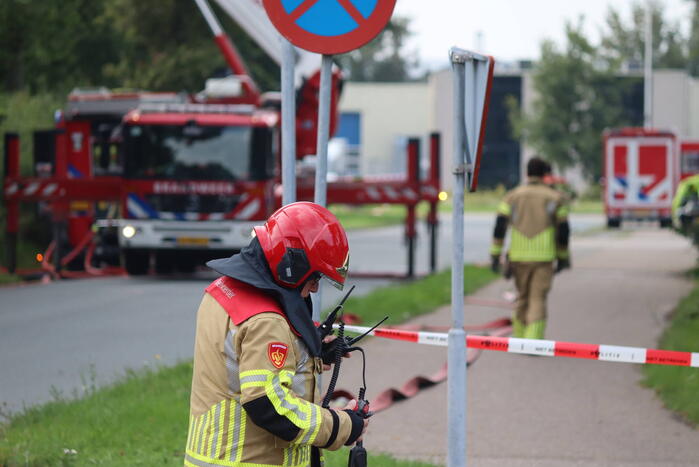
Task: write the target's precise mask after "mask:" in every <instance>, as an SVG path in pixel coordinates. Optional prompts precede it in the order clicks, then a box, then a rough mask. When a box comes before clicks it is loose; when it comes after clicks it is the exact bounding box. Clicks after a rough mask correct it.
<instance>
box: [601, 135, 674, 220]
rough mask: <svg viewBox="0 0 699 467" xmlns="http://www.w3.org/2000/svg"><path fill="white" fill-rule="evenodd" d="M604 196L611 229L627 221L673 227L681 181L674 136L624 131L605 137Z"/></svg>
mask: <svg viewBox="0 0 699 467" xmlns="http://www.w3.org/2000/svg"><path fill="white" fill-rule="evenodd" d="M603 144H604V160H603V174H604V185H603V196H604V207H605V214H606V216H607V226H608V227H610V228H618V227H620V226H621V223H622V222H623V221H625V220H653V221H657V222H659V223H660V226H661V227H670V226H671V225H672V198H673V196H674V193H675V188H676V186H677V181H678V179H679V163H678V157H677V140H676V137H675V135H674V133H671V132H668V131H659V130H647V129H644V128H621V129H616V130H610V131H608V132H605V134H604V136H603Z"/></svg>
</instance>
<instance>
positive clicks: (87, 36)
mask: <svg viewBox="0 0 699 467" xmlns="http://www.w3.org/2000/svg"><path fill="white" fill-rule="evenodd" d="M105 3H106V2H105V0H62V1H61V2H33V1H27V0H3V1H2V2H0V76H2V77H3V80H2V81H3V82H2V85H3V88H4V90H6V91H16V90H20V89H24V88H28V89H30V90H32V91H33V92H36V91H42V90H49V91H53V90H59V91H61V92H63V91H65V90H67V89H70V88H72V87H74V86H90V85H96V84H99V81H101V77H102V67H103V65H104V64H105V63H107V62H109V61H112V60H114V59H115V58H116V46H115V41H114V36H113V32H112V30H111V27H110V26H111V25H110V24H100V23H99V22H97V21H96V18H99V17H101V15H102V13H103V11H104V5H105Z"/></svg>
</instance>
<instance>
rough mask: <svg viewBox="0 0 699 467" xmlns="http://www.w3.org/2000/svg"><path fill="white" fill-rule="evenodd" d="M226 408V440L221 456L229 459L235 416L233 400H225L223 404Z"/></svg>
mask: <svg viewBox="0 0 699 467" xmlns="http://www.w3.org/2000/svg"><path fill="white" fill-rule="evenodd" d="M224 407H225V409H226V416H227V417H228V427H227V428H228V429H227V430H226V435H227V436H226V442H225V449H224V450H223V456H222V457H223V458H224V459H230V458H231V449H232V448H233V431H234V430H235V417H234V416H233V415H234V410H231V409H234V407H235V406H234V402H233V401H226V402H225V405H224ZM234 459H235V458H234Z"/></svg>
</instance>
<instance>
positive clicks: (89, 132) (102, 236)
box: [3, 0, 439, 275]
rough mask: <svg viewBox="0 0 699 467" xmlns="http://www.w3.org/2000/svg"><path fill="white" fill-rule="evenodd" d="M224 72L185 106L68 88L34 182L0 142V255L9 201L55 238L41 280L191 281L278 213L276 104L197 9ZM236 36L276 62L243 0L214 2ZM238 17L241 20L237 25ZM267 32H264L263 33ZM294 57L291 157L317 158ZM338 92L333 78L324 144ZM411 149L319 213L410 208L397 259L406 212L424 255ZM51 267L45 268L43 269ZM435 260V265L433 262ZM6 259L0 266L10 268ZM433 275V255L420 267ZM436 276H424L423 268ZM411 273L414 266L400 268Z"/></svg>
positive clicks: (420, 184) (14, 229)
mask: <svg viewBox="0 0 699 467" xmlns="http://www.w3.org/2000/svg"><path fill="white" fill-rule="evenodd" d="M196 1H197V4H198V5H199V6H200V8H202V13H203V14H204V16H205V17H206V19H207V21H208V22H209V24H210V26H211V28H212V31H213V32H214V36H215V40H216V44H217V45H218V46H219V48H220V49H221V52H222V54H223V56H224V57H225V59H226V61H227V63H228V65H229V67H230V69H231V71H232V72H233V75H231V76H228V77H226V78H219V79H213V80H209V81H207V83H206V87H205V89H204V91H202V92H201V93H198V94H194V95H182V94H175V93H150V92H133V93H119V92H110V91H108V90H106V89H97V90H87V91H76V92H73V93H72V94H71V95H70V96H69V99H68V103H67V105H66V108H65V109H64V111H63V112H59V113H58V114H57V124H56V129H55V130H50V131H43V132H38V133H37V134H36V135H35V145H34V157H35V173H34V176H33V177H22V176H20V173H19V140H18V137H17V135H15V134H6V135H5V164H6V165H5V166H6V170H5V180H4V187H3V195H4V197H3V198H4V202H5V204H6V206H7V212H8V222H7V223H6V228H7V233H6V239H7V245H8V247H9V248H8V249H9V250H10V251H12V250H13V249H15V248H16V243H17V236H18V229H19V222H18V213H19V210H18V209H19V208H18V206H19V203H20V202H35V203H39V205H40V206H43V211H44V212H46V213H48V214H49V215H50V217H51V221H52V225H53V241H52V242H51V245H50V246H49V248H48V250H47V252H46V254H45V255H44V260H43V265H44V266H45V267H46V268H48V269H50V270H51V272H52V273H59V274H60V273H61V270H62V269H64V268H66V269H74V268H75V262H76V261H80V262H81V263H82V264H83V265H84V269H85V270H86V271H88V272H91V273H95V274H99V273H100V271H99V270H98V268H97V267H96V266H97V265H99V264H102V265H103V264H117V263H119V261H121V264H122V265H123V266H124V268H125V269H126V271H127V272H128V273H130V274H144V273H146V272H147V271H148V270H149V269H150V268H151V266H153V268H154V269H155V271H156V272H160V273H164V272H169V271H172V270H173V269H176V270H180V271H183V272H187V271H191V270H193V269H194V267H195V265H196V264H201V263H202V262H203V261H204V260H206V259H207V258H211V257H218V256H221V255H226V254H231V253H232V252H234V251H236V250H239V249H240V248H242V247H243V246H245V245H247V244H248V243H249V241H250V233H251V230H252V226H253V225H257V224H259V223H260V222H261V221H264V220H265V219H266V218H267V217H268V216H269V214H271V212H273V211H274V210H275V209H276V208H277V207H278V206H279V205H280V203H281V196H280V195H281V191H280V190H279V185H280V176H279V174H280V171H279V167H280V162H281V161H280V159H281V157H280V156H281V154H280V130H279V120H280V99H279V94H278V93H266V94H262V93H260V92H259V90H258V89H257V86H256V85H255V83H254V82H253V81H252V79H251V77H250V76H249V74H248V72H247V69H246V67H245V65H244V63H243V61H242V59H241V57H240V56H239V55H238V53H237V51H236V50H235V48H234V46H233V44H232V43H231V42H230V40H229V39H228V37H227V36H226V35H225V33H223V31H222V30H221V29H220V26H219V25H218V24H217V22H216V20H215V17H213V13H212V12H211V11H210V10H209V9H208V6H207V4H206V2H205V1H204V0H196ZM217 1H218V2H219V4H220V5H221V6H222V7H223V8H224V10H225V11H227V12H228V13H229V14H231V16H233V17H234V19H236V21H238V22H239V24H241V21H242V24H241V26H243V28H244V29H246V30H248V32H250V35H251V36H253V37H255V38H256V40H257V41H258V42H259V43H260V44H261V45H262V46H263V48H265V50H267V51H268V53H270V55H271V56H273V58H274V56H275V54H276V56H277V57H278V56H279V55H280V54H279V53H278V51H277V50H276V49H275V47H277V48H280V45H279V41H278V34H277V33H276V31H274V29H273V27H272V26H271V23H269V20H268V19H267V18H266V15H265V13H264V10H263V9H262V7H261V6H260V5H259V3H258V2H257V1H255V0H249V1H244V2H243V1H239V0H217ZM236 15H240V16H236ZM265 28H266V29H265ZM299 53H300V57H298V60H297V69H296V74H297V85H298V92H297V113H296V125H297V128H296V135H297V158H298V159H301V158H303V157H305V156H307V155H312V154H314V153H315V139H316V132H317V116H316V115H317V104H318V102H317V96H318V89H319V84H320V83H319V73H318V71H317V67H315V64H316V63H318V64H319V62H320V60H319V57H318V56H314V54H310V53H306V54H304V53H303V52H299ZM340 87H341V79H340V73H339V71H335V72H334V75H333V86H332V89H333V92H332V96H333V98H332V105H331V115H332V118H331V134H332V132H333V131H334V127H335V126H336V125H337V118H336V117H337V102H338V99H339V92H340ZM418 144H419V142H418V141H416V140H412V141H411V143H410V145H409V148H408V151H407V155H408V159H409V161H408V174H407V175H406V177H405V178H404V179H399V180H380V179H379V180H372V181H368V180H356V179H351V180H338V181H337V182H334V183H330V184H328V195H327V200H328V203H346V204H374V203H376V204H378V203H391V204H403V205H406V206H407V207H408V210H407V218H406V237H407V239H408V245H409V258H412V256H410V255H412V245H414V239H415V236H416V230H415V205H416V204H417V203H418V202H420V201H428V202H429V203H430V213H429V216H428V224H429V226H430V228H431V232H432V236H433V238H432V244H433V246H434V248H433V249H432V250H433V251H434V249H435V248H436V245H435V238H436V226H437V215H436V203H437V201H438V194H439V170H438V154H439V139H438V136H437V135H433V137H432V139H431V141H430V154H431V167H430V171H429V176H428V177H427V178H426V179H425V180H421V179H420V174H419V172H420V170H419V167H420V164H419V162H418V159H419V147H418ZM297 188H298V191H297V193H298V198H299V199H306V200H310V199H312V197H313V174H308V176H307V177H306V178H301V179H299V180H298V182H297ZM52 256H53V263H54V265H49V264H48V262H49V260H50V258H51V257H52ZM432 256H434V254H432ZM13 261H14V262H16V257H13V255H12V254H11V255H10V261H9V263H10V264H9V265H8V269H10V270H11V271H12V270H14V265H13V264H12V263H13ZM432 264H434V258H432ZM433 269H434V266H433ZM409 275H412V259H409Z"/></svg>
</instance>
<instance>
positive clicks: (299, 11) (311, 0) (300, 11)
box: [289, 0, 318, 22]
mask: <svg viewBox="0 0 699 467" xmlns="http://www.w3.org/2000/svg"><path fill="white" fill-rule="evenodd" d="M316 3H318V0H306V1H305V2H303V3H302V4H300V5H299V6H297V7H296V9H295V10H294V11H292V12H291V15H289V17H290V18H291V20H292V21H294V22H296V20H297V19H299V18H300V17H302V16H303V15H304V14H306V12H307V11H308V10H310V9H311V7H313V5H315V4H316Z"/></svg>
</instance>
